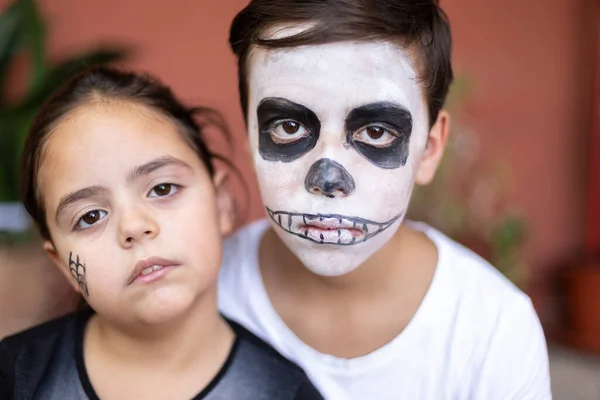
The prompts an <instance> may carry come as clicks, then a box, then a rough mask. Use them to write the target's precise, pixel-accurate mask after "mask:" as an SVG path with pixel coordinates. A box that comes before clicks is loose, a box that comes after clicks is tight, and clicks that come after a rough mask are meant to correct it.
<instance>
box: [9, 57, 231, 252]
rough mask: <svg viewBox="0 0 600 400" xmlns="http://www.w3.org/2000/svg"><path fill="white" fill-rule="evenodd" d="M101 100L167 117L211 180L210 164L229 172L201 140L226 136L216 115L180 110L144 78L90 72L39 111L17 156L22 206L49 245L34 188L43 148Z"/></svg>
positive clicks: (96, 69)
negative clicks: (209, 132) (212, 130)
mask: <svg viewBox="0 0 600 400" xmlns="http://www.w3.org/2000/svg"><path fill="white" fill-rule="evenodd" d="M103 101H125V102H131V103H134V104H137V105H141V106H145V107H148V108H150V109H152V110H153V111H155V112H158V113H160V114H162V115H163V116H165V117H167V118H169V119H170V120H171V121H172V122H173V123H174V124H176V125H177V127H178V128H179V131H180V133H181V134H182V136H183V137H184V138H185V139H186V141H187V142H188V144H189V145H190V146H191V147H192V148H193V149H194V150H195V151H196V153H197V154H198V157H199V158H200V160H201V161H202V162H203V164H204V166H205V167H206V169H207V171H208V173H209V175H210V176H211V177H213V176H214V173H215V167H214V164H213V162H214V160H219V161H221V162H224V163H225V164H227V165H228V166H230V167H232V165H231V163H229V162H228V161H227V160H226V159H224V158H223V157H222V156H219V155H217V154H214V153H212V152H211V151H210V150H209V148H208V146H207V144H206V142H205V139H204V137H203V133H204V128H206V127H207V126H213V127H216V128H217V129H218V130H220V131H221V132H223V133H224V134H225V135H226V136H228V135H229V133H228V129H227V126H226V124H225V121H224V120H223V118H222V117H221V115H220V114H219V113H218V112H217V111H215V110H212V109H210V108H206V107H197V108H188V107H186V106H184V105H183V104H182V103H181V102H180V101H179V100H178V99H177V98H176V97H175V96H174V95H173V93H172V92H171V90H170V89H169V88H168V87H167V86H165V85H164V84H162V83H161V82H160V81H159V80H157V79H155V78H153V77H151V76H149V75H146V74H138V73H134V72H129V71H122V70H118V69H115V68H110V67H105V66H94V67H91V68H89V69H87V70H86V71H84V72H82V73H80V74H79V75H77V76H74V77H73V78H71V79H70V80H69V81H68V82H67V83H66V84H65V85H64V86H62V87H61V88H60V89H59V90H58V91H57V92H56V93H54V94H53V95H52V96H51V98H50V99H48V100H47V101H46V103H45V104H44V105H43V106H42V109H41V110H40V112H39V113H38V115H37V116H36V118H35V120H34V122H33V124H32V126H31V128H30V130H29V134H28V136H27V139H26V140H25V145H24V148H23V153H22V155H21V201H22V202H23V205H24V206H25V209H26V210H27V212H28V213H29V215H31V217H32V218H33V220H34V221H35V222H36V224H37V225H38V227H39V230H40V233H41V235H42V237H43V238H44V239H46V240H51V237H50V232H49V229H48V224H47V221H46V213H45V208H44V198H43V196H42V195H41V193H40V192H39V190H38V185H37V183H38V182H37V177H38V174H39V171H40V168H41V166H42V162H43V160H44V152H45V148H46V144H47V142H48V140H49V139H50V137H51V136H52V132H53V131H54V129H55V128H56V127H57V126H58V125H59V124H60V123H61V121H63V120H64V119H65V118H67V117H68V116H69V115H70V114H71V113H72V112H73V111H75V110H76V109H78V108H79V107H82V106H85V105H88V104H94V103H97V102H103ZM234 172H235V169H234Z"/></svg>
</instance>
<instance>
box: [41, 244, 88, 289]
mask: <svg viewBox="0 0 600 400" xmlns="http://www.w3.org/2000/svg"><path fill="white" fill-rule="evenodd" d="M42 246H43V248H44V251H45V252H46V254H48V257H50V260H52V263H53V264H54V265H55V266H56V267H57V268H58V269H59V270H60V272H62V273H63V275H64V276H65V277H66V278H67V281H68V282H69V284H70V285H71V286H72V287H73V289H75V291H76V292H77V293H79V294H81V289H80V288H79V284H78V283H77V280H75V279H73V276H72V275H71V269H70V268H69V266H68V265H65V264H64V263H63V262H62V261H61V260H60V257H59V256H58V252H57V251H56V248H55V247H54V244H52V242H51V241H49V240H44V243H43V245H42Z"/></svg>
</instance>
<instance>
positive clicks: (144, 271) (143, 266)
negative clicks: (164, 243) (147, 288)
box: [129, 257, 179, 285]
mask: <svg viewBox="0 0 600 400" xmlns="http://www.w3.org/2000/svg"><path fill="white" fill-rule="evenodd" d="M177 265H179V264H178V263H177V262H175V261H172V260H167V259H164V258H161V257H150V258H146V259H144V260H140V261H139V262H138V263H137V264H136V265H135V268H134V269H133V271H132V272H131V275H130V276H129V284H130V285H131V284H132V283H133V282H137V281H139V282H151V281H153V280H156V279H158V278H160V277H162V276H163V275H164V274H165V273H166V272H167V271H168V270H170V269H172V267H175V266H177Z"/></svg>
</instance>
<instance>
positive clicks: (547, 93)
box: [0, 0, 600, 399]
mask: <svg viewBox="0 0 600 400" xmlns="http://www.w3.org/2000/svg"><path fill="white" fill-rule="evenodd" d="M166 4H167V3H165V2H163V1H154V0H146V1H143V2H142V1H116V0H104V1H75V0H52V1H50V0H39V1H37V2H36V1H32V0H0V337H2V336H4V335H7V334H9V333H11V332H14V331H17V330H19V329H22V328H24V327H27V326H29V325H31V324H33V323H38V322H41V321H43V320H46V319H49V318H51V317H53V316H56V315H60V314H62V313H65V312H66V311H67V310H69V309H70V308H71V307H72V305H73V302H74V299H75V297H74V295H73V293H72V292H71V290H70V289H69V287H68V286H67V284H66V282H64V279H63V278H62V276H59V275H58V273H56V272H55V271H54V269H53V268H51V267H50V266H49V265H48V260H47V259H46V257H45V256H44V254H42V253H41V249H40V246H39V242H38V241H37V239H36V237H35V234H34V233H32V230H31V229H29V226H28V221H27V218H26V217H25V215H24V214H23V212H22V210H21V209H20V208H19V205H18V203H17V191H16V190H17V185H16V173H17V160H18V156H19V151H20V146H21V143H22V140H23V137H24V134H25V133H26V130H27V126H28V123H29V121H30V120H31V117H32V116H33V115H34V113H35V111H36V110H37V108H38V107H39V105H40V103H41V102H42V101H43V100H44V99H45V98H46V96H47V95H48V93H49V92H50V91H51V90H52V89H54V88H55V87H56V86H57V85H58V84H60V83H61V82H62V81H64V79H65V78H66V77H67V76H69V75H70V74H72V73H74V72H76V71H77V70H79V69H80V68H82V66H84V65H87V64H90V63H96V62H116V63H117V64H120V65H125V66H127V67H132V68H136V69H141V70H145V71H148V72H151V73H152V74H155V75H157V76H159V77H160V78H161V79H163V80H164V81H165V82H166V83H167V84H169V85H170V86H171V87H172V88H173V89H174V91H175V93H177V94H178V95H179V96H180V97H182V98H183V99H184V100H186V101H187V102H188V103H190V104H203V105H209V106H213V107H215V108H217V109H218V110H220V111H222V112H223V113H224V115H225V117H226V118H227V120H228V121H229V124H230V126H231V129H232V132H233V135H234V138H235V141H234V146H233V148H232V149H229V148H226V147H224V145H223V144H220V145H219V147H220V148H219V150H220V151H222V152H225V153H226V154H227V155H228V156H229V157H230V158H231V159H232V160H233V161H234V162H235V164H236V165H237V166H238V168H239V169H240V170H241V171H242V172H243V177H244V179H245V180H246V181H247V182H248V183H249V186H250V199H249V213H248V218H247V220H246V222H250V221H253V220H255V219H258V218H260V217H262V215H263V209H262V207H261V204H260V199H259V197H258V191H257V189H256V184H255V181H254V177H253V176H252V173H251V168H250V162H249V156H248V154H247V151H246V137H245V136H246V132H245V128H244V124H243V119H242V115H241V110H240V107H239V102H238V94H237V79H236V76H237V75H236V63H235V58H234V56H233V54H232V53H231V52H230V50H229V47H228V43H227V38H228V29H229V24H230V22H231V20H232V18H233V17H234V16H235V14H236V13H237V12H238V11H239V10H240V9H241V8H242V7H243V6H244V5H245V4H246V0H219V1H213V0H201V1H197V0H195V1H192V0H171V1H169V2H168V6H166ZM441 5H442V7H443V8H444V9H445V11H446V12H447V14H448V16H449V18H450V22H451V26H452V32H453V38H454V56H453V63H454V68H455V74H456V82H455V84H454V86H453V88H452V91H451V95H450V98H449V100H448V104H447V107H448V109H449V110H450V112H451V114H452V116H453V128H452V132H451V135H452V137H451V141H450V144H449V147H448V150H447V152H446V156H445V158H444V161H443V164H442V167H441V169H440V172H439V174H438V176H437V178H436V180H435V181H434V182H433V184H432V185H430V186H429V187H426V188H423V189H421V190H418V191H417V193H415V197H414V199H413V203H412V208H411V210H410V213H411V217H412V218H413V219H420V220H425V221H427V222H429V223H430V224H431V225H433V226H435V227H436V228H438V229H440V230H442V231H444V232H445V233H447V234H449V235H450V236H452V237H453V238H455V239H456V240H458V241H460V242H461V243H463V244H465V245H467V246H468V247H470V248H471V249H473V250H474V251H476V252H477V253H479V254H480V255H482V256H483V257H485V258H486V259H488V260H489V261H491V262H492V263H493V264H494V265H495V266H496V267H497V268H498V269H499V270H500V271H501V272H503V273H504V274H505V275H506V276H507V277H508V278H509V279H511V280H512V281H513V282H514V283H515V284H516V285H518V286H519V287H521V288H522V289H523V290H525V291H526V292H527V293H528V294H529V295H530V296H531V298H532V299H533V302H534V305H535V307H536V310H537V312H538V314H539V316H540V319H541V321H542V323H543V325H544V329H545V331H546V335H547V337H548V341H549V344H550V348H551V362H552V373H553V376H552V378H553V390H554V393H555V398H557V399H561V398H564V399H577V398H582V399H600V357H599V356H598V354H600V262H599V261H598V250H599V248H600V211H599V209H600V164H599V162H600V161H599V160H600V126H599V125H598V122H596V119H597V118H598V117H599V116H600V109H599V105H600V89H599V88H600V86H599V85H598V84H596V83H595V77H596V73H597V71H599V72H600V65H599V63H598V62H597V58H598V51H597V50H598V48H599V43H600V33H599V32H598V30H597V28H598V21H599V18H598V17H599V15H600V14H599V8H598V7H599V4H598V2H597V1H595V0H546V1H542V0H529V1H522V0H504V1H501V2H500V1H481V0H479V1H476V0H442V1H441ZM599 121H600V120H599ZM240 193H241V192H240ZM242 200H246V198H244V199H242Z"/></svg>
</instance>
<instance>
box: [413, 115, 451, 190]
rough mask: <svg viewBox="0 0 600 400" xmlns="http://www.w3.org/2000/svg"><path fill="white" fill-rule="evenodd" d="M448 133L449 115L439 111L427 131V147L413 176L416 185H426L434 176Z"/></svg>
mask: <svg viewBox="0 0 600 400" xmlns="http://www.w3.org/2000/svg"><path fill="white" fill-rule="evenodd" d="M449 133H450V115H449V114H448V112H447V111H445V110H440V112H439V114H438V117H437V120H436V121H435V124H433V126H432V127H431V130H430V131H429V136H428V137H427V145H426V146H425V151H424V152H423V155H422V157H421V162H420V164H419V167H418V169H417V173H416V175H415V183H416V184H417V185H427V184H428V183H429V182H431V180H432V179H433V177H434V176H435V171H436V170H437V167H438V165H439V164H440V161H441V159H442V155H443V154H444V149H445V148H446V143H447V142H448V135H449Z"/></svg>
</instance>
